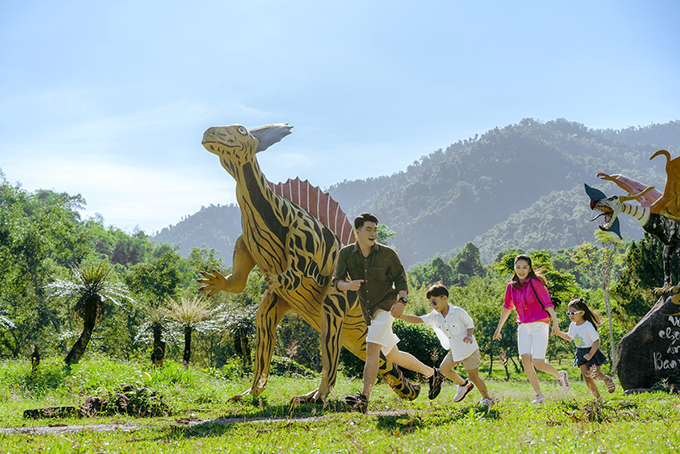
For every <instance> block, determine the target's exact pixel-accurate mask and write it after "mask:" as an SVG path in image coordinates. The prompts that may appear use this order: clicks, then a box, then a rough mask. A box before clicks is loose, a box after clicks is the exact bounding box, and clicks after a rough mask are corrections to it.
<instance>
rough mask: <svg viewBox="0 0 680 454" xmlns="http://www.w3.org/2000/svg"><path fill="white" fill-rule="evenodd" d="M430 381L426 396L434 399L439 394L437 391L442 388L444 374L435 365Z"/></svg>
mask: <svg viewBox="0 0 680 454" xmlns="http://www.w3.org/2000/svg"><path fill="white" fill-rule="evenodd" d="M429 381H430V389H429V391H428V392H427V397H429V398H430V399H434V398H435V397H437V396H438V395H439V392H440V391H441V390H442V383H443V382H444V375H443V374H442V373H441V371H440V370H439V369H437V368H436V367H435V368H434V374H432V376H431V377H430V378H429Z"/></svg>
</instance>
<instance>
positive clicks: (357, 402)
mask: <svg viewBox="0 0 680 454" xmlns="http://www.w3.org/2000/svg"><path fill="white" fill-rule="evenodd" d="M345 402H347V403H348V404H350V405H352V407H353V408H352V409H353V410H356V411H360V412H361V413H366V410H368V397H366V396H365V395H364V394H363V393H356V394H352V395H350V396H347V397H345Z"/></svg>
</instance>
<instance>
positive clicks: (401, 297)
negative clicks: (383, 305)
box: [397, 296, 408, 305]
mask: <svg viewBox="0 0 680 454" xmlns="http://www.w3.org/2000/svg"><path fill="white" fill-rule="evenodd" d="M397 301H398V302H400V303H402V304H404V305H405V304H406V303H408V300H407V299H406V297H405V296H400V297H399V299H398V300H397Z"/></svg>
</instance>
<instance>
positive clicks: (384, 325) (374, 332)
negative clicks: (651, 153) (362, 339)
mask: <svg viewBox="0 0 680 454" xmlns="http://www.w3.org/2000/svg"><path fill="white" fill-rule="evenodd" d="M393 321H394V317H392V314H390V313H389V312H388V311H384V310H382V309H378V311H377V312H376V313H375V316H373V319H372V320H371V324H370V325H368V335H367V336H366V343H368V342H370V343H372V344H379V345H380V346H381V348H380V350H381V351H382V352H383V355H385V356H387V354H388V353H389V352H391V351H392V349H393V348H394V347H395V346H396V345H397V343H398V342H399V338H398V337H397V335H396V334H394V333H393V332H392V322H393Z"/></svg>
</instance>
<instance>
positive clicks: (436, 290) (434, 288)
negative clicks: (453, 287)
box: [425, 281, 449, 299]
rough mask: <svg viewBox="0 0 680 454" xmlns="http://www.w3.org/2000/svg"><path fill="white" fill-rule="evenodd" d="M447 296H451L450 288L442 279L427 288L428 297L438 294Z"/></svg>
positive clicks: (426, 295)
mask: <svg viewBox="0 0 680 454" xmlns="http://www.w3.org/2000/svg"><path fill="white" fill-rule="evenodd" d="M442 295H443V296H446V297H447V298H448V297H449V290H448V289H447V288H446V286H445V285H444V284H443V283H442V281H439V282H436V283H434V284H432V285H430V286H429V287H428V288H427V293H426V294H425V297H426V298H427V299H430V297H431V296H433V297H435V298H436V297H438V296H442Z"/></svg>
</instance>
